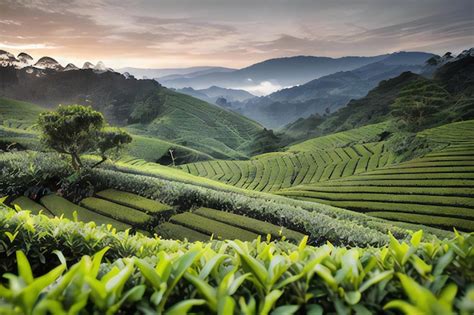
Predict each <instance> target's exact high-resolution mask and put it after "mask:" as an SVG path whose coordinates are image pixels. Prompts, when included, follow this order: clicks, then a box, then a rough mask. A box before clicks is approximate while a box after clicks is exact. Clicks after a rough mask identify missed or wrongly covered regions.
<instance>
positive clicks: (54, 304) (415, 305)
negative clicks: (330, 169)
mask: <svg viewBox="0 0 474 315" xmlns="http://www.w3.org/2000/svg"><path fill="white" fill-rule="evenodd" d="M5 210H6V209H5ZM0 224H1V226H2V228H3V229H5V230H6V231H8V232H9V234H8V235H7V234H6V233H4V234H2V235H0V240H1V241H2V244H5V245H4V247H3V248H4V250H6V253H7V257H8V259H1V258H0V266H2V267H3V268H5V267H6V268H7V269H6V270H7V271H8V272H10V273H9V274H8V275H7V276H6V278H7V280H8V281H7V283H5V284H4V285H2V286H0V296H1V297H2V299H3V303H2V304H1V306H0V307H1V309H2V311H3V312H4V313H5V312H7V313H9V314H33V313H34V314H42V313H46V312H48V311H49V312H52V313H54V314H66V313H68V312H69V313H78V312H88V313H100V314H115V313H158V314H162V313H165V314H185V313H187V312H188V311H189V312H193V313H195V314H249V315H251V314H270V313H271V314H294V313H295V312H303V313H311V312H318V313H322V312H324V313H336V312H337V313H339V314H349V313H367V314H368V313H381V312H383V309H385V310H386V311H390V310H391V309H393V308H398V309H401V310H402V312H404V313H405V314H412V313H414V312H420V313H423V314H449V313H454V312H457V313H462V314H468V312H469V311H471V310H472V292H471V291H469V285H470V284H472V282H473V281H474V265H473V262H474V259H473V253H474V251H473V247H474V235H472V234H471V235H469V234H465V235H462V234H456V236H455V237H454V238H453V239H450V240H445V241H439V240H433V241H430V242H426V241H423V240H422V231H418V232H416V233H413V234H412V237H411V240H410V241H407V242H401V243H400V242H398V241H397V240H396V239H395V238H393V237H392V236H389V237H390V239H391V241H390V244H389V245H387V246H383V247H381V248H365V249H364V248H345V247H335V246H333V245H331V244H330V243H328V244H326V245H322V246H320V247H312V246H308V245H306V239H304V240H302V242H301V243H300V244H299V245H291V244H289V243H286V242H263V241H261V240H260V239H257V240H254V241H253V242H242V241H213V242H209V243H201V242H197V243H186V242H180V241H165V240H161V239H150V238H147V237H144V236H141V235H136V236H131V235H128V234H127V233H115V232H113V231H107V230H106V229H105V228H91V227H90V226H89V225H84V224H82V223H73V222H69V221H67V220H65V219H57V218H56V219H48V218H47V217H45V216H31V215H29V214H28V213H26V212H23V211H22V212H18V213H16V212H14V211H13V210H6V211H2V212H0ZM66 229H67V230H68V233H66ZM37 235H42V238H43V241H39V240H38V237H37ZM66 238H67V239H69V240H74V244H71V242H70V241H69V242H62V241H61V240H62V239H66ZM45 240H51V241H50V242H45ZM56 244H61V245H60V247H59V248H57V247H56V246H57V245H56ZM100 248H103V250H100ZM57 249H59V250H60V251H58V250H57ZM70 250H73V252H70ZM39 253H42V256H43V257H48V258H49V257H51V260H48V266H47V267H46V266H44V265H42V264H41V263H40V261H39V259H38V257H39V256H38V254H39ZM93 253H97V254H95V255H93ZM152 253H153V255H152V256H150V254H152ZM72 255H74V256H72ZM92 255H93V256H92ZM54 256H57V258H56V259H53V257H54ZM123 257H127V258H123ZM58 258H59V259H58ZM104 258H105V259H104ZM54 261H57V262H58V263H57V265H58V267H56V268H51V263H52V262H53V264H54ZM105 261H107V262H105ZM15 263H16V265H17V267H16V269H17V272H15V273H14V274H13V273H12V272H14V269H15V267H14V265H13V264H15ZM66 265H67V266H68V268H67V267H66ZM45 267H46V268H45ZM66 268H67V269H66ZM40 269H43V270H45V272H43V274H44V275H43V276H39V277H37V276H36V275H37V274H38V270H40ZM405 296H407V298H405Z"/></svg>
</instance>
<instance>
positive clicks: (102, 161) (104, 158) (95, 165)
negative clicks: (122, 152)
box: [91, 156, 107, 168]
mask: <svg viewBox="0 0 474 315" xmlns="http://www.w3.org/2000/svg"><path fill="white" fill-rule="evenodd" d="M105 161H107V157H106V156H102V160H100V161H99V162H97V163H95V164H94V165H92V167H91V168H94V167H97V166H99V165H100V164H102V163H104V162H105Z"/></svg>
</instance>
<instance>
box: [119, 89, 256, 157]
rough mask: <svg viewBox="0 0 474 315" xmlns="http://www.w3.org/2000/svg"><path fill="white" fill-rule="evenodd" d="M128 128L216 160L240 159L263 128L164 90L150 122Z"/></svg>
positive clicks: (190, 98) (212, 106)
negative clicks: (161, 100) (188, 148)
mask: <svg viewBox="0 0 474 315" xmlns="http://www.w3.org/2000/svg"><path fill="white" fill-rule="evenodd" d="M127 128H128V129H129V130H130V131H131V132H133V133H135V134H142V135H147V136H153V137H159V138H161V139H166V140H169V141H172V142H175V143H177V144H180V145H182V146H187V147H191V148H194V149H197V150H199V151H201V152H204V153H207V154H209V155H211V156H213V157H216V158H232V159H238V158H240V159H242V158H245V157H246V156H247V154H248V153H249V152H248V150H247V149H246V148H247V147H248V146H249V145H251V143H252V141H253V140H254V139H255V138H256V137H257V136H258V135H259V134H261V133H263V127H261V126H260V125H259V124H257V123H256V122H254V121H252V120H250V119H247V118H245V117H243V116H241V115H239V114H236V113H233V112H231V111H228V110H225V109H222V108H220V107H217V106H215V105H211V104H209V103H206V102H204V101H201V100H198V99H196V98H193V97H191V96H187V95H184V94H180V93H176V92H173V91H170V90H166V91H165V92H164V93H163V103H162V105H161V107H160V110H159V113H158V115H157V116H156V118H154V119H153V120H152V121H150V122H147V123H135V124H132V125H128V126H127Z"/></svg>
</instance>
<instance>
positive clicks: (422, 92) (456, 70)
mask: <svg viewBox="0 0 474 315" xmlns="http://www.w3.org/2000/svg"><path fill="white" fill-rule="evenodd" d="M407 96H414V97H418V98H421V99H423V100H424V102H427V103H428V104H433V106H436V107H437V110H436V112H435V113H433V117H432V118H431V119H427V120H426V126H425V128H428V127H434V126H438V125H442V124H445V123H449V122H453V121H462V120H469V119H473V118H474V49H469V50H465V51H463V52H462V53H461V54H459V55H458V56H456V57H454V56H450V55H445V56H443V57H439V56H434V57H432V59H430V61H429V62H428V64H427V65H426V66H425V67H423V70H422V72H421V73H420V74H415V73H412V72H403V73H401V74H400V75H398V76H396V77H393V78H391V79H388V80H383V81H381V82H380V83H379V84H378V85H377V86H376V87H375V88H374V89H372V90H370V91H369V92H368V93H367V95H365V96H364V97H362V98H359V99H354V100H351V101H350V102H349V103H348V104H347V106H344V107H342V108H340V109H339V110H337V111H336V112H333V113H330V114H328V115H325V116H322V115H319V114H315V115H311V116H309V117H307V118H304V119H303V118H301V119H298V120H296V121H294V122H292V123H290V124H288V125H287V126H285V128H283V129H282V130H281V132H282V134H284V135H285V136H286V137H290V138H292V139H293V141H301V140H303V139H309V138H312V137H315V136H321V135H325V134H331V133H334V132H339V131H345V130H350V129H353V128H357V127H361V126H365V125H369V124H374V123H378V122H381V121H386V120H388V119H391V111H392V105H393V104H394V103H396V102H397V100H402V99H401V98H403V97H405V98H406V97H407Z"/></svg>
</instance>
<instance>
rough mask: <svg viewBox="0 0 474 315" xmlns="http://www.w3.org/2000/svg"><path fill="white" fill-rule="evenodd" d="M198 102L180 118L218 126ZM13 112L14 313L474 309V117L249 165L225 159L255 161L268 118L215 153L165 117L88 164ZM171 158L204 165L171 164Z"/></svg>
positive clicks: (0, 210) (370, 129) (8, 269)
mask: <svg viewBox="0 0 474 315" xmlns="http://www.w3.org/2000/svg"><path fill="white" fill-rule="evenodd" d="M0 103H1V102H0ZM3 104H6V103H5V100H3ZM12 104H16V103H9V105H8V108H12ZM17 105H18V106H17ZM17 105H15V106H17V107H18V108H17V110H18V113H20V112H21V111H22V108H26V111H28V108H27V106H26V105H24V104H23V105H22V104H21V103H18V104H17ZM184 105H185V104H184ZM184 105H183V106H184ZM22 106H23V107H22ZM25 106H26V107H25ZM184 108H186V106H184V107H183V108H180V107H179V106H178V107H177V108H176V111H170V112H169V113H167V115H168V116H167V117H173V119H175V118H176V119H178V118H180V117H181V118H183V117H184V116H186V117H187V118H186V119H188V118H189V115H192V116H194V117H195V119H204V118H205V115H204V114H203V113H201V112H200V108H199V107H197V108H196V109H195V111H193V112H189V113H184ZM5 112H6V113H7V114H5V115H4V116H3V118H2V119H3V120H2V124H3V125H2V127H1V129H0V132H1V135H2V141H4V142H2V148H1V149H2V150H4V152H2V153H1V154H0V170H1V174H0V175H1V176H0V189H1V195H0V196H2V197H4V198H3V199H2V203H1V204H0V268H1V269H2V273H5V274H6V276H5V277H4V279H5V280H0V314H188V313H189V314H223V315H227V314H248V315H253V314H254V315H256V314H274V315H278V314H326V313H329V314H377V313H387V314H399V313H400V312H401V313H405V314H462V315H464V314H471V313H472V312H473V311H474V307H473V305H474V302H473V301H474V296H473V294H474V291H473V289H472V284H473V283H474V266H473V261H474V259H473V258H474V257H473V253H474V250H473V247H474V239H473V235H472V233H471V234H469V233H466V232H470V231H474V224H473V222H474V140H472V139H474V121H464V122H457V123H451V124H448V125H443V126H441V127H437V128H432V129H427V130H424V131H421V132H418V133H417V134H416V135H412V137H411V138H409V139H410V141H405V142H404V141H401V142H400V139H399V138H397V134H396V132H395V131H394V126H393V123H392V122H391V121H386V122H382V123H379V124H375V125H368V126H364V127H361V128H358V129H355V130H349V131H344V132H339V133H336V134H331V135H327V136H323V137H318V138H313V139H310V140H307V141H304V142H301V143H297V144H293V145H290V146H288V147H287V148H285V150H284V151H280V152H277V151H276V152H271V153H266V154H261V155H257V156H254V157H252V158H250V159H247V160H232V159H227V160H223V159H219V160H215V159H214V157H215V156H222V157H227V158H228V157H230V156H232V157H233V158H246V156H245V154H242V152H244V151H245V149H244V147H245V146H246V145H248V143H249V141H250V140H249V139H250V138H251V137H252V133H254V132H255V130H254V128H253V127H252V128H250V127H249V126H252V124H251V123H248V124H247V123H245V124H242V125H239V126H240V127H239V128H240V129H238V130H237V129H236V130H230V129H229V130H227V131H226V132H223V133H222V135H221V136H222V137H223V138H222V139H220V140H219V142H220V144H212V143H209V141H210V140H209V139H206V140H205V141H202V143H199V145H195V144H193V147H194V148H196V147H199V146H201V145H202V147H203V150H199V151H198V150H197V149H191V148H189V147H187V146H179V145H176V144H175V143H172V142H167V141H164V140H161V139H158V138H153V137H152V133H153V128H152V126H153V124H157V126H156V128H157V129H156V130H161V131H163V132H164V130H165V129H166V126H167V123H166V122H158V121H156V122H154V123H152V124H150V125H147V126H144V125H140V124H136V125H133V126H130V129H129V130H134V131H135V132H136V133H140V135H134V136H133V142H132V143H131V144H130V145H129V146H128V147H127V148H126V149H125V151H124V152H122V155H121V157H120V159H116V160H115V159H110V160H107V161H106V162H104V163H103V164H101V165H100V166H99V167H97V168H93V167H92V166H93V165H95V164H96V163H97V161H98V160H99V157H96V156H86V155H84V156H83V162H84V165H85V167H84V168H83V169H82V170H80V171H75V170H74V169H73V168H72V167H71V166H70V165H69V163H68V162H69V161H68V159H67V158H65V157H64V156H62V155H60V154H58V153H55V152H50V151H47V150H44V148H42V147H41V143H40V141H39V139H38V137H37V136H38V131H37V130H36V127H35V126H34V123H33V121H34V120H32V119H33V118H34V117H35V115H37V114H32V115H31V116H29V114H24V118H25V120H24V121H21V120H18V121H16V120H11V118H9V117H11V116H12V115H13V116H15V115H20V114H18V113H16V114H15V113H14V114H11V113H12V111H11V110H10V111H5ZM185 114H186V115H185ZM203 115H204V116H203ZM222 115H223V116H225V119H232V117H234V116H233V115H230V114H228V113H223V114H222ZM203 117H204V118H203ZM183 119H184V118H183ZM208 123H211V122H208ZM246 126H247V127H249V129H248V130H247V129H245V128H246ZM187 127H189V128H190V129H186V128H187ZM163 128H164V129H163ZM186 128H184V129H183V134H185V135H186V137H187V138H188V139H192V137H191V136H192V134H191V133H192V130H191V126H186ZM234 131H235V134H234V135H230V134H229V133H234ZM204 132H207V131H206V130H204ZM247 136H248V137H247ZM236 137H237V138H238V137H243V138H242V139H241V140H242V141H240V140H239V141H237V140H236V139H237V138H236ZM224 138H225V139H224ZM407 139H408V137H407ZM17 140H18V141H17ZM195 141H196V142H199V139H198V137H197V136H196V138H195ZM232 141H237V142H240V143H241V146H239V147H238V148H237V150H235V148H231V147H233V145H232V143H233V142H232ZM223 143H228V144H229V147H227V146H226V145H222V144H223ZM208 146H209V147H212V148H213V150H214V151H212V155H211V154H207V153H203V152H210V150H209V147H208ZM12 148H13V149H12ZM25 149H26V150H25ZM170 149H172V150H174V152H175V153H177V156H178V159H176V160H175V161H174V162H175V163H177V164H180V163H181V162H193V163H187V164H182V165H178V166H177V167H171V166H165V165H162V164H159V163H156V162H157V161H162V162H164V160H163V159H167V160H166V163H163V164H167V165H170V164H171V163H170V161H169V159H168V156H167V154H168V153H167V152H169V150H170ZM453 228H456V230H454V229H453ZM459 231H461V232H459Z"/></svg>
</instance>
